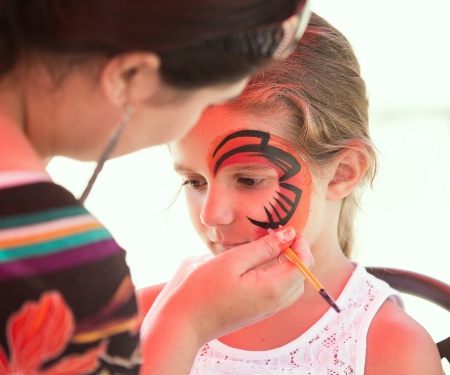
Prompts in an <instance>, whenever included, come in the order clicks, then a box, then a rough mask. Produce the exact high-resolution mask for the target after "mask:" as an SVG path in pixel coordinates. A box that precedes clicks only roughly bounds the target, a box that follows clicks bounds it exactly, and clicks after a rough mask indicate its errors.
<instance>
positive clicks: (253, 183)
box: [238, 177, 265, 188]
mask: <svg viewBox="0 0 450 375" xmlns="http://www.w3.org/2000/svg"><path fill="white" fill-rule="evenodd" d="M238 181H239V183H241V184H242V185H245V186H246V187H249V188H256V187H259V186H261V185H263V184H264V182H265V180H264V179H263V178H249V177H239V179H238Z"/></svg>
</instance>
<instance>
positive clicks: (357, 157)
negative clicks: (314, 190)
mask: <svg viewBox="0 0 450 375" xmlns="http://www.w3.org/2000/svg"><path fill="white" fill-rule="evenodd" d="M333 165H334V174H333V176H332V178H331V180H330V181H329V183H328V189H327V199H329V200H339V199H343V198H345V197H346V196H347V195H349V194H350V193H351V192H352V191H353V190H355V188H356V187H357V186H358V184H359V183H360V181H361V179H362V178H363V177H364V175H365V173H366V171H367V168H368V160H367V156H366V154H365V153H364V152H362V151H361V150H359V149H356V148H355V149H353V148H352V149H348V150H346V151H344V152H343V153H341V154H340V155H339V156H338V157H337V159H336V160H335V163H333Z"/></svg>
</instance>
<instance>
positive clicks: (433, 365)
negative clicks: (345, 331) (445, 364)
mask: <svg viewBox="0 0 450 375" xmlns="http://www.w3.org/2000/svg"><path fill="white" fill-rule="evenodd" d="M365 367H366V368H365V372H364V373H365V374H366V375H372V374H377V375H378V374H383V373H385V374H390V375H395V374H409V375H416V374H417V375H421V374H430V375H433V374H436V375H437V374H439V375H442V374H443V370H442V363H441V360H440V356H439V352H438V350H437V346H436V344H435V342H434V341H433V339H432V337H431V336H430V334H429V333H428V332H427V330H426V329H425V328H424V327H423V326H422V325H420V324H419V323H418V322H417V321H416V320H414V319H413V318H412V317H411V316H410V315H408V314H407V313H406V312H405V311H404V310H403V309H402V308H401V307H400V306H398V305H397V304H396V303H394V302H393V301H391V300H386V302H385V303H384V304H383V305H382V306H381V307H380V310H379V311H378V313H377V314H376V315H375V317H374V319H373V321H372V324H371V326H370V329H369V332H368V335H367V358H366V366H365Z"/></svg>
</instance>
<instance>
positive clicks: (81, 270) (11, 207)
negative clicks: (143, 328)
mask: <svg viewBox="0 0 450 375" xmlns="http://www.w3.org/2000/svg"><path fill="white" fill-rule="evenodd" d="M125 255H126V254H125V251H124V250H123V249H122V248H120V246H118V244H117V243H116V242H115V241H114V239H113V238H112V237H111V234H110V233H109V232H108V231H107V230H106V228H104V227H103V226H102V225H101V224H100V222H99V221H98V220H96V219H95V217H93V216H92V215H91V214H89V212H88V211H87V210H86V209H85V208H84V207H83V206H82V205H80V204H79V203H78V202H77V200H76V199H75V197H74V196H73V195H72V194H71V193H70V192H68V191H67V190H65V189H64V188H62V187H61V186H58V185H56V184H53V183H51V182H38V183H33V184H27V185H22V186H15V187H9V188H3V189H0V325H1V326H2V327H3V329H2V330H0V374H3V373H6V374H8V373H9V372H11V373H14V371H16V372H17V373H19V372H20V371H22V373H40V372H42V373H44V372H45V373H46V374H47V373H48V374H49V375H50V374H66V373H67V374H93V373H98V372H102V371H103V372H104V373H108V374H109V373H111V374H114V373H120V374H137V373H138V369H139V362H140V356H139V354H140V353H139V334H138V332H139V321H138V313H137V304H136V298H135V294H134V286H133V283H132V281H131V277H130V271H129V269H128V266H127V264H126V261H125ZM60 371H62V372H60Z"/></svg>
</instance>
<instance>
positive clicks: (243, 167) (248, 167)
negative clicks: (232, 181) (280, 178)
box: [226, 163, 275, 172]
mask: <svg viewBox="0 0 450 375" xmlns="http://www.w3.org/2000/svg"><path fill="white" fill-rule="evenodd" d="M226 169H227V170H229V171H232V172H239V171H252V172H253V171H255V172H267V171H273V170H274V169H275V168H274V167H273V166H271V165H266V164H259V163H240V164H232V165H229V166H227V167H226Z"/></svg>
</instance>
